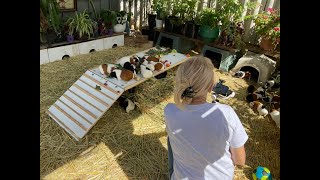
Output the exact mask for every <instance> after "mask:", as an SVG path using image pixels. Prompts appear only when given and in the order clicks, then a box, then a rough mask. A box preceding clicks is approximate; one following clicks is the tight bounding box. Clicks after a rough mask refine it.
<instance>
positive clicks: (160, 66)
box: [150, 61, 164, 71]
mask: <svg viewBox="0 0 320 180" xmlns="http://www.w3.org/2000/svg"><path fill="white" fill-rule="evenodd" d="M150 63H151V64H153V65H154V70H156V71H160V70H163V69H164V64H162V63H161V62H153V61H150Z"/></svg>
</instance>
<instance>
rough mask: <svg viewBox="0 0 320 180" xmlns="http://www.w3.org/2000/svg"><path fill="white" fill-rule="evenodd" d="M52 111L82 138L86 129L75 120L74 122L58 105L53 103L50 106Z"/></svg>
mask: <svg viewBox="0 0 320 180" xmlns="http://www.w3.org/2000/svg"><path fill="white" fill-rule="evenodd" d="M49 110H50V112H51V113H52V114H53V115H55V116H56V117H57V118H58V119H59V120H60V121H62V122H63V123H64V124H65V125H66V126H67V127H68V128H69V129H70V130H71V131H72V132H74V133H75V134H76V135H77V137H79V138H82V137H83V135H84V134H85V131H84V130H83V129H82V128H81V127H80V126H79V125H78V124H76V123H75V122H73V121H72V120H71V119H70V118H69V117H68V116H66V115H65V114H64V113H62V112H61V111H60V110H59V109H58V108H57V107H55V106H54V105H52V106H51V107H50V108H49Z"/></svg>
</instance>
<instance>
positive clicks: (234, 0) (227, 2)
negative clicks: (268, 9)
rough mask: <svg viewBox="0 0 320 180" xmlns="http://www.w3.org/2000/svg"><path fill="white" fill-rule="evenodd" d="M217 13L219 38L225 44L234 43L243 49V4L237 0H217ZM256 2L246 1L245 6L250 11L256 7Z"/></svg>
mask: <svg viewBox="0 0 320 180" xmlns="http://www.w3.org/2000/svg"><path fill="white" fill-rule="evenodd" d="M218 4H219V9H218V10H217V13H218V14H219V18H220V22H221V26H220V28H221V32H222V33H221V38H222V41H223V44H225V45H231V46H233V45H236V47H237V48H238V49H243V48H244V46H245V43H244V41H243V34H244V28H243V13H244V6H243V5H241V4H240V2H239V1H238V0H218ZM256 5H257V3H256V2H247V3H246V5H245V6H246V7H247V10H248V11H251V10H252V9H253V8H254V7H256Z"/></svg>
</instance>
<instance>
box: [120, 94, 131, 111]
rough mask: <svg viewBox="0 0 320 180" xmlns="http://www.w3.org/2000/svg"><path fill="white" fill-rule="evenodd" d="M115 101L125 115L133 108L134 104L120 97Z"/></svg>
mask: <svg viewBox="0 0 320 180" xmlns="http://www.w3.org/2000/svg"><path fill="white" fill-rule="evenodd" d="M117 101H118V102H119V105H120V107H122V108H123V109H124V110H125V111H126V112H127V113H129V112H130V111H132V110H134V108H135V104H134V103H133V102H132V101H131V100H130V99H128V98H125V97H122V96H120V97H119V99H118V100H117Z"/></svg>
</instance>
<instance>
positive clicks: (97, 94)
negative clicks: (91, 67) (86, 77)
mask: <svg viewBox="0 0 320 180" xmlns="http://www.w3.org/2000/svg"><path fill="white" fill-rule="evenodd" d="M74 85H75V86H78V87H79V88H81V89H83V91H86V92H87V93H90V94H91V95H92V96H91V97H92V98H94V99H95V100H97V101H98V102H100V103H101V104H103V105H105V106H106V107H108V106H110V104H109V103H110V102H113V101H112V100H110V99H109V98H108V97H106V96H104V95H103V94H101V93H100V92H99V91H97V90H96V89H95V88H93V87H91V86H88V85H87V84H85V83H83V82H82V81H81V80H80V79H79V80H78V81H77V82H76V83H75V84H74ZM108 101H109V103H107V102H108Z"/></svg>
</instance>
